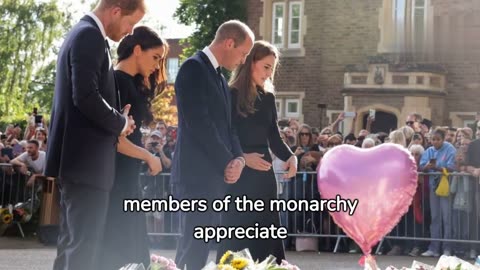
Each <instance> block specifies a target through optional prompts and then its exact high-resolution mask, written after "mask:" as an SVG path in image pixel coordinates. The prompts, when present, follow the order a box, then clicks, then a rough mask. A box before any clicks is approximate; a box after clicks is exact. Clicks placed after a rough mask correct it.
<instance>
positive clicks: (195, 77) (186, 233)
mask: <svg viewBox="0 0 480 270" xmlns="http://www.w3.org/2000/svg"><path fill="white" fill-rule="evenodd" d="M254 39H255V38H254V35H253V32H252V31H251V30H250V28H249V27H248V26H247V25H245V24H244V23H242V22H240V21H228V22H225V23H223V24H222V25H221V26H220V27H219V28H218V30H217V32H216V35H215V39H214V40H213V41H212V43H211V44H210V45H209V46H208V47H205V49H203V50H202V51H200V52H198V53H197V54H195V55H194V56H192V57H190V58H189V59H187V60H186V61H185V62H184V63H183V65H182V66H181V68H180V70H179V72H178V75H177V78H176V80H175V93H176V97H177V107H178V133H177V145H176V148H175V155H174V158H173V166H172V181H173V182H174V183H175V184H176V186H177V188H178V189H177V192H176V194H177V196H178V197H179V198H181V199H207V200H208V201H209V202H211V201H212V200H213V199H223V198H224V197H225V195H226V185H228V184H232V183H235V182H236V181H237V180H238V178H239V177H240V174H241V172H242V169H243V167H244V166H245V159H244V158H243V153H242V149H241V147H240V142H239V140H238V137H237V135H236V133H235V131H234V129H233V128H232V122H231V111H232V108H231V99H230V91H229V90H228V85H227V82H226V81H225V78H224V77H223V75H222V74H221V72H220V67H224V68H226V69H228V70H231V71H233V70H234V69H235V68H236V67H237V66H238V65H240V64H242V63H244V62H245V58H246V57H247V55H248V54H249V53H250V50H251V49H252V47H253V41H254ZM218 221H219V214H218V213H214V212H213V211H207V212H204V213H200V212H186V213H182V214H181V226H182V227H181V228H182V237H181V239H180V241H179V244H178V247H177V255H176V258H175V262H176V263H177V266H178V267H179V268H180V269H184V267H185V265H186V266H187V269H188V270H198V269H202V268H203V266H205V264H206V261H207V257H208V251H209V249H208V245H206V244H205V243H204V242H203V241H202V240H197V239H194V238H193V231H194V228H195V227H197V226H202V227H205V226H214V225H218Z"/></svg>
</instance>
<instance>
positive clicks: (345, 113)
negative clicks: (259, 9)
mask: <svg viewBox="0 0 480 270" xmlns="http://www.w3.org/2000/svg"><path fill="white" fill-rule="evenodd" d="M343 115H344V116H345V117H355V112H344V113H343Z"/></svg>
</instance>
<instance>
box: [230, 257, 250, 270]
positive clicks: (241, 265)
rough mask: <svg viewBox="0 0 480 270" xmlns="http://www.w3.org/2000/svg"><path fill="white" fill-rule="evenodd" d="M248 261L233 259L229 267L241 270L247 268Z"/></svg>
mask: <svg viewBox="0 0 480 270" xmlns="http://www.w3.org/2000/svg"><path fill="white" fill-rule="evenodd" d="M247 264H248V261H247V260H245V259H244V258H235V259H233V260H232V262H231V263H230V265H231V266H233V267H235V269H238V270H242V269H243V268H245V266H247Z"/></svg>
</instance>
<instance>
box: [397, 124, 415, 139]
mask: <svg viewBox="0 0 480 270" xmlns="http://www.w3.org/2000/svg"><path fill="white" fill-rule="evenodd" d="M398 130H401V131H402V132H403V135H405V140H406V141H408V140H411V139H412V137H413V134H415V130H413V128H411V127H409V126H403V127H401V128H399V129H398Z"/></svg>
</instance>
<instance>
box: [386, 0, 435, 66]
mask: <svg viewBox="0 0 480 270" xmlns="http://www.w3.org/2000/svg"><path fill="white" fill-rule="evenodd" d="M430 2H431V0H388V1H384V2H383V3H384V6H383V7H382V8H381V9H380V16H379V18H380V19H381V20H380V22H379V23H380V28H381V37H380V43H379V52H381V53H385V52H386V53H409V54H412V55H415V56H420V57H423V55H424V54H425V53H426V52H427V46H428V44H432V42H433V36H432V34H431V33H433V23H432V22H433V18H432V13H431V12H429V10H430V9H431V3H430Z"/></svg>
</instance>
